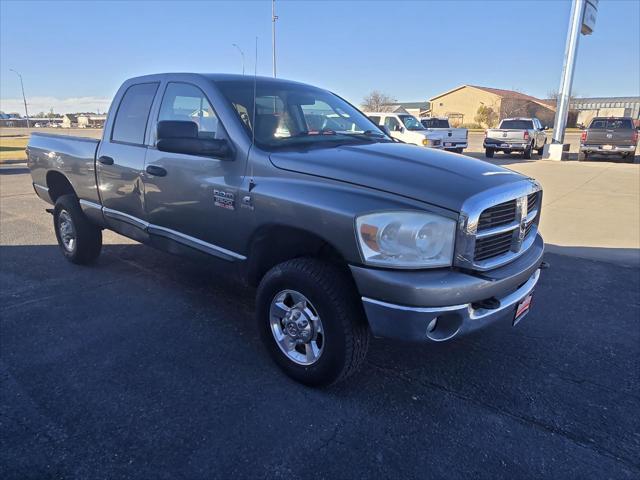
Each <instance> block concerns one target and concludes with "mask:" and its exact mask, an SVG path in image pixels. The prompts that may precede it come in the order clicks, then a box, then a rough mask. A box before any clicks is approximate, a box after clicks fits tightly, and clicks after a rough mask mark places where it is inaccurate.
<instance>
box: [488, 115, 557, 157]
mask: <svg viewBox="0 0 640 480" xmlns="http://www.w3.org/2000/svg"><path fill="white" fill-rule="evenodd" d="M545 130H547V127H545V126H543V125H542V123H540V120H538V119H537V118H505V119H504V120H502V121H501V122H500V125H499V126H498V128H490V129H488V130H487V131H486V132H485V134H484V142H483V143H484V151H485V155H486V156H487V157H488V158H492V157H493V154H494V153H495V152H504V153H513V152H522V155H523V157H524V158H526V159H529V158H531V156H532V155H533V152H534V151H537V152H538V155H542V151H543V149H544V146H545V144H546V143H547V135H546V134H545V133H544V132H545Z"/></svg>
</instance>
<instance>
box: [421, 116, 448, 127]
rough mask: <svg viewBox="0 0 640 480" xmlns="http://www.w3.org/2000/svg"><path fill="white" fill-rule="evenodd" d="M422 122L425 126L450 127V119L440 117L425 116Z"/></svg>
mask: <svg viewBox="0 0 640 480" xmlns="http://www.w3.org/2000/svg"><path fill="white" fill-rule="evenodd" d="M421 122H422V125H424V127H425V128H449V120H443V119H440V118H425V119H423V120H421Z"/></svg>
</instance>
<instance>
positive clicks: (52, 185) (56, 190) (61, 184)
mask: <svg viewBox="0 0 640 480" xmlns="http://www.w3.org/2000/svg"><path fill="white" fill-rule="evenodd" d="M47 187H48V188H49V197H51V201H53V202H54V203H55V201H56V200H57V199H58V198H60V197H61V196H62V195H69V194H73V195H75V194H76V192H75V190H74V189H73V186H72V185H71V182H69V180H68V179H67V177H65V176H64V175H63V174H61V173H60V172H56V171H51V172H48V173H47Z"/></svg>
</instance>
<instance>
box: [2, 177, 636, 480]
mask: <svg viewBox="0 0 640 480" xmlns="http://www.w3.org/2000/svg"><path fill="white" fill-rule="evenodd" d="M0 195H1V202H0V220H1V222H2V224H1V228H0V263H1V265H2V268H1V270H0V319H1V320H0V321H1V324H0V328H1V330H0V331H1V336H0V354H1V357H0V359H1V361H0V376H1V378H2V389H1V398H0V428H1V429H2V432H1V434H0V477H1V478H3V479H24V478H109V479H116V478H143V479H149V478H154V479H163V478H166V479H181V478H189V479H193V478H244V477H251V478H301V477H303V478H360V477H365V478H367V477H369V478H373V477H387V478H403V479H406V478H425V477H433V478H471V477H473V478H492V479H495V478H525V477H529V478H530V477H536V478H541V477H547V478H580V479H587V478H593V479H602V478H613V479H625V478H629V479H631V478H638V477H639V476H640V437H639V436H638V431H640V417H639V416H638V411H640V379H639V374H638V371H639V370H638V368H639V362H640V327H639V324H638V318H639V315H640V298H639V297H640V294H639V293H638V292H640V270H639V269H637V268H627V267H622V266H619V265H614V264H609V263H605V262H596V261H590V260H583V259H578V258H575V257H572V256H565V255H557V254H549V255H547V260H548V262H550V264H551V268H550V269H549V270H546V271H545V272H544V276H543V278H542V280H541V284H540V286H539V288H538V290H537V292H536V299H535V309H534V311H533V312H532V313H531V314H530V315H529V316H528V318H526V319H525V320H523V321H522V322H521V323H520V325H519V326H518V327H517V328H512V327H510V326H509V325H498V326H496V327H495V328H492V329H490V330H487V331H484V332H480V333H479V334H477V335H475V336H473V337H469V338H466V339H462V340H459V341H455V342H451V343H445V344H436V345H405V344H399V343H393V342H387V341H374V342H373V344H372V347H371V350H370V355H369V357H368V360H367V362H366V364H365V366H364V368H363V370H362V371H361V372H360V374H359V375H357V376H356V377H355V378H353V379H352V380H351V381H350V382H348V383H344V384H341V385H338V386H336V387H333V388H329V389H323V390H312V389H308V388H305V387H302V386H300V385H298V384H296V383H294V382H292V381H290V380H289V379H288V378H286V377H285V376H283V375H282V374H281V373H280V372H279V371H278V370H277V369H276V368H275V367H274V366H273V365H272V363H271V361H270V360H269V359H268V358H267V355H266V353H265V351H264V350H263V349H262V347H261V345H260V343H259V341H258V338H257V336H256V330H255V328H254V325H253V317H252V315H253V314H252V312H253V292H252V291H250V290H246V289H242V288H238V286H237V285H236V284H233V283H227V282H226V281H224V279H225V277H224V276H223V275H220V274H219V273H218V274H216V273H215V272H217V270H214V269H212V268H210V267H209V266H206V265H200V264H194V263H191V262H188V261H186V260H183V259H181V258H177V257H173V256H170V255H166V254H163V253H160V252H156V251H154V250H152V249H150V248H147V247H143V246H141V245H137V244H135V243H133V242H130V241H128V240H126V239H123V238H122V237H120V236H118V235H115V234H107V235H106V240H107V245H106V246H105V248H104V251H103V255H102V256H101V258H100V260H99V263H98V264H97V265H96V266H94V267H91V268H87V267H78V266H73V265H71V264H69V263H67V262H66V261H64V260H63V258H62V256H61V254H60V253H59V252H58V250H57V246H55V245H54V235H53V233H52V230H51V226H50V222H51V219H50V216H49V215H48V214H46V213H45V212H44V210H43V208H44V205H43V204H42V203H41V202H40V201H38V200H37V199H36V198H35V196H34V195H33V193H32V191H31V187H30V184H29V179H28V177H27V175H26V174H25V173H24V169H22V168H19V167H11V168H7V167H5V168H3V169H2V170H0Z"/></svg>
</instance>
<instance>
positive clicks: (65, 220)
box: [58, 210, 76, 252]
mask: <svg viewBox="0 0 640 480" xmlns="http://www.w3.org/2000/svg"><path fill="white" fill-rule="evenodd" d="M58 231H59V232H60V240H61V241H62V246H63V247H64V249H65V250H66V251H67V252H73V251H74V249H75V248H76V229H75V227H74V225H73V220H72V219H71V214H69V212H67V211H66V210H61V211H60V213H59V214H58Z"/></svg>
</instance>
